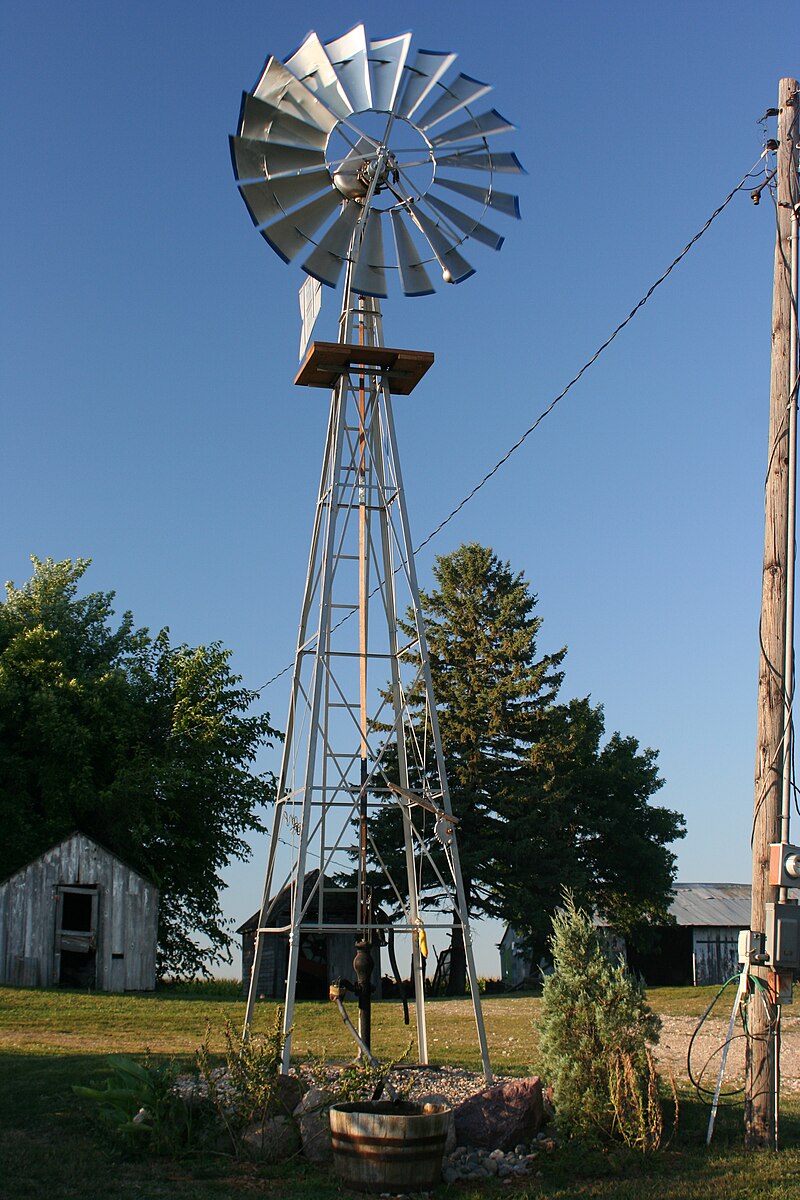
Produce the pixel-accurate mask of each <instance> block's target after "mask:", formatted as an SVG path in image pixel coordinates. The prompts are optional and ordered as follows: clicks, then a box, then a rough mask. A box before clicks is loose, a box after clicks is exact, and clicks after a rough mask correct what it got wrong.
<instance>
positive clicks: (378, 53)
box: [369, 33, 411, 112]
mask: <svg viewBox="0 0 800 1200" xmlns="http://www.w3.org/2000/svg"><path fill="white" fill-rule="evenodd" d="M410 46H411V34H410V33H401V34H398V36H397V37H392V38H382V39H381V40H380V41H378V42H370V44H369V67H370V74H371V76H372V105H373V108H376V109H378V110H379V111H380V112H391V111H392V109H393V107H394V102H395V100H396V99H397V92H398V89H399V87H400V79H401V77H402V74H403V67H404V66H405V62H406V59H407V58H408V51H409V48H410Z"/></svg>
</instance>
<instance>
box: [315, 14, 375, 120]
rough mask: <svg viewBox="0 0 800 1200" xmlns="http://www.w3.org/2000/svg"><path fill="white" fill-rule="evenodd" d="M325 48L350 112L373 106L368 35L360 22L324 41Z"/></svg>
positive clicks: (361, 110)
mask: <svg viewBox="0 0 800 1200" xmlns="http://www.w3.org/2000/svg"><path fill="white" fill-rule="evenodd" d="M325 51H326V53H327V55H328V58H329V59H330V61H331V63H332V64H333V69H334V70H335V72H336V74H337V75H338V77H339V83H340V84H341V86H342V88H343V89H344V91H345V94H346V96H347V99H348V102H349V104H350V106H351V109H352V111H353V112H363V111H364V109H366V108H372V92H371V89H370V82H369V64H368V63H367V35H366V33H365V31H364V26H363V25H356V27H355V29H351V30H350V32H349V33H345V34H344V35H343V36H342V37H340V38H337V39H336V40H335V41H333V42H326V43H325Z"/></svg>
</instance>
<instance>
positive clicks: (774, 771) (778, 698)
mask: <svg viewBox="0 0 800 1200" xmlns="http://www.w3.org/2000/svg"><path fill="white" fill-rule="evenodd" d="M797 118H798V84H797V80H795V79H782V80H781V82H780V89H779V94H778V150H777V155H778V162H777V183H778V197H777V198H778V208H777V238H776V244H775V275H774V291H773V302H772V374H771V381H770V416H769V459H768V468H767V479H766V494H765V532H764V573H763V585H762V606H761V630H760V633H761V659H760V664H759V678H758V734H757V745H756V770H755V803H754V814H753V897H752V909H751V917H750V927H751V929H753V930H754V931H758V932H764V930H765V928H766V908H765V906H766V904H767V903H770V902H772V903H774V902H775V901H776V900H777V898H778V896H777V892H778V889H777V887H774V886H772V885H770V882H769V847H770V843H772V842H779V841H781V795H782V780H783V773H784V757H785V755H787V754H789V753H790V752H791V748H790V745H789V741H790V739H789V733H788V731H789V721H788V720H787V716H788V717H790V716H791V708H790V705H791V693H792V688H793V680H792V678H791V671H790V672H789V674H788V676H787V673H786V665H785V656H786V654H785V652H786V644H787V643H786V633H787V628H786V621H787V581H788V579H789V572H790V571H793V569H794V546H789V545H788V528H789V505H790V499H791V498H790V495H789V491H790V487H789V424H790V422H789V410H790V405H791V404H792V403H794V402H795V401H796V396H794V395H793V392H792V389H793V387H794V386H795V383H796V363H794V362H792V361H791V360H792V357H793V354H792V349H791V345H792V341H793V339H792V333H791V327H792V303H793V301H792V278H791V276H792V271H791V262H792V251H793V246H792V231H793V227H794V228H796V221H795V210H796V206H797V204H798V200H800V195H799V194H798V178H797V144H798V119H797ZM751 974H753V975H756V976H758V977H759V978H760V982H761V984H762V987H763V990H762V989H761V988H758V987H757V989H756V992H755V994H754V995H753V997H752V1000H751V1003H750V1007H749V1016H748V1020H749V1026H748V1028H749V1033H750V1036H749V1038H748V1040H747V1062H746V1072H747V1078H746V1084H745V1141H746V1144H747V1145H748V1146H749V1147H751V1148H773V1149H777V1146H778V1092H779V1081H780V1062H779V1058H780V1040H779V1020H780V1006H779V1003H778V1000H777V996H776V993H775V984H776V979H775V976H774V973H772V972H770V971H769V970H768V968H766V967H759V966H754V967H752V968H751ZM762 997H763V1000H762Z"/></svg>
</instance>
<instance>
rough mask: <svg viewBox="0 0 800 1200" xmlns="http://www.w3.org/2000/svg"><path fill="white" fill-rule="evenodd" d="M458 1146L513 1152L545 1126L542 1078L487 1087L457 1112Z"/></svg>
mask: <svg viewBox="0 0 800 1200" xmlns="http://www.w3.org/2000/svg"><path fill="white" fill-rule="evenodd" d="M453 1120H454V1123H455V1130H456V1143H457V1145H459V1146H483V1147H486V1148H487V1149H489V1150H513V1148H514V1147H515V1146H516V1145H517V1144H518V1143H526V1142H529V1141H530V1140H531V1138H534V1137H536V1134H537V1133H538V1132H539V1130H540V1129H541V1127H542V1124H543V1123H544V1108H543V1103H542V1081H541V1079H539V1077H538V1076H533V1077H531V1078H528V1079H512V1080H509V1081H508V1082H507V1083H498V1084H497V1085H496V1086H495V1087H490V1088H485V1089H484V1090H483V1091H482V1092H478V1093H477V1094H476V1095H475V1096H470V1098H469V1099H468V1100H465V1101H464V1102H463V1104H459V1105H458V1106H457V1107H456V1108H455V1109H454V1110H453Z"/></svg>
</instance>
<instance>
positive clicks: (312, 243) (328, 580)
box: [231, 25, 523, 1081]
mask: <svg viewBox="0 0 800 1200" xmlns="http://www.w3.org/2000/svg"><path fill="white" fill-rule="evenodd" d="M455 61H456V55H455V54H452V53H449V52H440V51H431V50H417V51H416V52H414V51H412V46H411V34H410V33H402V34H398V35H397V36H395V37H389V38H384V39H380V40H377V41H372V40H369V39H368V38H367V35H366V32H365V29H364V26H363V25H358V26H356V28H354V29H352V30H350V31H349V32H348V33H346V34H344V35H343V36H342V37H340V38H337V39H335V40H333V41H330V42H326V43H324V44H323V43H322V42H321V41H320V39H319V37H318V36H317V34H315V33H311V34H309V35H308V37H307V38H306V39H305V41H304V42H303V43H302V45H301V46H300V48H299V49H298V50H296V51H295V52H294V53H293V54H291V55H290V56H289V57H288V58H287V59H286V60H285V61H281V60H279V59H276V58H270V59H268V61H267V63H266V66H265V67H264V69H263V71H262V73H261V75H260V77H259V79H258V81H257V83H256V85H255V87H254V88H253V89H252V91H250V92H247V93H245V94H244V97H243V100H242V106H241V112H240V118H239V125H238V129H237V133H236V135H235V136H233V137H232V138H231V154H232V159H233V168H234V174H235V176H236V181H237V185H238V189H239V191H240V193H241V195H242V199H243V200H244V202H245V204H246V206H247V209H248V212H249V214H250V217H251V219H252V221H253V223H254V225H255V226H256V228H257V229H258V231H259V233H260V234H261V235H262V237H263V238H264V239H265V240H266V241H267V242H268V244H269V245H270V246H271V247H272V248H273V249H274V250H275V251H276V253H277V254H278V255H279V256H280V257H281V258H282V259H283V260H284V261H285V262H291V261H293V260H295V259H299V260H300V264H301V266H302V268H303V270H304V271H305V272H306V274H307V275H308V276H310V277H311V278H312V279H313V280H316V281H319V282H320V283H322V284H325V285H327V286H329V287H337V286H338V285H339V283H340V282H341V281H342V276H343V275H344V284H343V295H342V307H341V316H340V322H339V336H338V340H337V341H336V342H318V341H315V342H313V343H312V344H311V347H310V349H308V351H307V353H306V355H305V359H304V361H303V364H302V366H301V369H300V372H299V374H298V376H297V378H296V380H295V382H296V383H298V384H301V385H305V386H310V387H318V388H324V389H327V390H329V391H330V395H331V406H330V415H329V420H328V429H327V435H326V441H325V447H324V452H323V464H322V472H321V476H320V484H319V491H318V494H317V502H316V508H315V516H314V523H313V529H312V536H311V550H310V554H309V560H308V571H307V576H306V583H305V589H304V593H303V599H302V603H301V608H300V622H299V628H298V635H297V644H296V651H295V661H294V669H293V675H292V688H291V695H290V700H289V710H288V716H287V723H286V737H285V742H284V746H283V755H282V761H281V768H280V773H279V776H278V788H277V801H276V805H275V812H274V816H273V828H272V835H271V839H270V845H269V852H268V856H267V867H266V875H265V882H264V890H263V895H262V901H261V907H260V910H259V912H258V914H257V916H256V919H255V923H254V926H253V944H252V955H251V969H250V980H249V987H248V1001H247V1011H246V1018H245V1037H247V1036H248V1035H249V1030H250V1026H251V1023H252V1020H253V1016H254V1007H255V1000H256V998H257V996H259V995H261V994H264V993H266V994H270V995H277V994H279V993H280V992H281V991H283V992H284V995H285V1010H284V1034H285V1045H284V1069H286V1068H287V1067H288V1063H289V1054H290V1045H291V1029H292V1024H293V1020H294V1007H295V1001H296V999H298V998H303V997H309V998H322V997H323V996H327V995H328V988H329V987H330V996H331V997H333V996H334V993H335V996H336V998H337V1003H341V1000H342V995H343V994H344V992H346V991H347V990H350V991H351V992H352V993H353V994H354V995H355V996H356V997H357V1000H358V1008H359V1028H358V1041H359V1046H360V1047H361V1048H362V1050H363V1048H364V1047H366V1051H367V1053H371V1049H370V1038H371V998H372V996H373V995H374V994H375V993H376V992H377V991H378V990H379V989H380V980H381V974H380V963H379V959H380V943H381V942H382V941H383V937H384V925H385V919H386V914H385V913H383V912H381V911H380V905H383V906H384V907H387V906H388V907H389V908H391V909H392V912H393V917H392V924H393V933H394V934H397V935H399V936H402V935H405V936H406V938H407V939H408V941H409V942H410V948H411V963H412V967H411V974H412V982H413V990H414V1001H415V1012H416V1029H417V1051H418V1055H419V1061H420V1063H421V1064H425V1063H427V1062H428V1038H427V1019H426V1009H425V974H426V956H427V940H428V934H429V933H431V932H434V931H436V930H441V931H447V932H448V933H452V932H453V931H454V930H455V931H458V932H459V933H460V939H459V940H460V941H462V942H463V946H464V957H465V971H466V977H467V980H468V983H469V990H470V993H471V1002H472V1008H473V1013H474V1018H475V1026H476V1033H477V1038H478V1042H479V1046H480V1054H481V1059H482V1062H483V1069H484V1074H485V1076H486V1079H487V1081H490V1080H491V1066H490V1063H489V1055H488V1048H487V1041H486V1033H485V1027H484V1022H483V1015H482V1011H481V1006H480V995H479V988H478V981H477V975H476V972H475V962H474V953H473V947H472V937H471V931H470V923H469V910H468V902H467V896H466V893H465V888H464V881H463V876H462V871H461V866H460V860H459V853H458V835H459V822H458V819H457V816H456V815H454V814H453V810H452V806H451V803H450V794H449V790H448V784H447V772H446V768H445V761H444V754H443V750H442V740H441V733H440V730H439V721H438V714H437V710H436V703H435V698H434V692H433V681H432V676H431V664H430V658H429V654H428V648H427V642H426V636H425V625H424V619H423V610H422V603H421V599H420V591H419V585H418V581H417V575H416V567H415V563H414V555H413V542H412V540H411V533H410V527H409V521H408V511H407V505H406V495H405V489H404V485H403V478H402V473H401V468H400V458H399V454H398V448H397V436H396V430H395V423H394V413H393V405H392V396H408V395H410V394H411V393H412V392H413V390H414V388H415V387H416V386H417V384H418V383H419V382H420V380H421V379H422V378H423V376H424V375H425V373H426V372H427V371H428V369H429V368H430V366H431V364H432V363H433V354H431V353H430V352H427V351H420V350H398V349H393V348H391V347H388V346H386V344H385V342H384V337H383V318H382V314H381V310H380V304H379V301H380V299H382V298H384V297H386V296H387V295H388V293H389V280H390V279H394V281H395V284H396V285H399V288H400V290H401V291H402V292H403V293H404V294H405V295H407V296H423V295H428V294H430V293H431V292H433V291H434V287H433V283H432V278H431V276H432V275H433V274H436V273H437V272H438V273H440V275H441V278H442V279H443V280H444V281H445V282H448V283H460V282H462V281H464V280H465V279H467V278H469V277H470V276H471V275H472V274H473V273H474V268H473V267H472V265H471V262H470V261H469V260H468V259H467V257H466V256H465V243H467V241H469V240H470V239H472V240H473V241H474V242H477V243H480V244H482V245H484V246H486V247H488V248H489V249H492V250H499V249H500V247H501V245H502V243H503V237H502V236H501V235H500V234H499V233H497V232H496V231H495V230H494V229H493V228H491V227H490V225H488V224H486V223H485V221H486V220H490V221H491V220H493V219H494V217H495V216H499V217H503V218H506V217H507V218H511V219H513V220H518V219H519V215H520V213H519V201H518V198H517V196H516V195H514V194H512V193H509V192H506V191H501V190H497V189H496V188H495V177H496V176H498V175H519V174H521V173H523V168H522V167H521V165H520V163H519V160H518V159H517V157H516V155H514V154H513V153H511V152H508V151H496V150H495V149H494V148H493V145H494V139H495V138H496V137H498V136H499V135H501V134H506V133H508V132H509V131H510V130H511V129H512V128H513V127H512V125H511V124H510V123H509V122H508V121H507V120H506V119H505V118H504V117H502V116H501V114H500V113H499V112H498V111H497V110H496V109H487V108H484V107H483V105H482V102H483V100H484V97H485V96H486V95H487V93H488V92H489V91H490V90H491V89H490V87H489V85H488V84H485V83H481V82H480V81H479V80H477V79H475V78H473V77H472V76H469V75H466V74H463V73H462V74H459V73H457V72H456V69H455V65H454V64H455ZM317 308H318V297H315V296H314V293H313V292H309V291H308V290H307V289H301V309H302V311H303V314H304V335H303V339H304V341H307V340H308V334H309V332H310V325H311V324H313V317H314V316H315V315H316V310H317ZM302 357H303V354H302V350H301V358H302ZM286 843H288V845H287V844H286ZM284 868H285V874H283V875H282V871H283V870H284ZM376 877H378V878H380V880H381V883H380V885H379V887H378V888H377V892H379V893H380V894H379V895H378V896H377V898H376V895H374V894H373V888H374V887H375V879H376ZM379 902H380V904H379ZM354 938H355V948H356V954H355V958H353V945H354V941H353V939H354ZM353 972H355V976H356V978H355V981H354V982H353V981H352V980H350V979H348V978H347V976H352V974H353Z"/></svg>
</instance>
